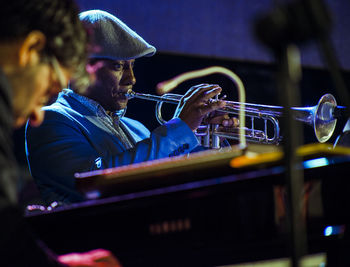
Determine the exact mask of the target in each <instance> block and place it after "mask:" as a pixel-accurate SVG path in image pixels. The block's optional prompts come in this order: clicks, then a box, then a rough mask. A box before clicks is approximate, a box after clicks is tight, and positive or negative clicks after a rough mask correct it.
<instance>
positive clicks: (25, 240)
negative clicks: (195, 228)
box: [0, 0, 119, 266]
mask: <svg viewBox="0 0 350 267" xmlns="http://www.w3.org/2000/svg"><path fill="white" fill-rule="evenodd" d="M85 44H86V33H85V30H84V28H83V26H82V24H81V22H80V20H79V19H78V10H77V7H76V6H75V4H74V2H73V1H72V0H31V1H28V0H13V1H8V2H7V3H6V4H3V5H2V6H1V9H0V218H1V220H0V266H61V265H64V266H66V265H68V266H97V264H98V263H97V261H99V262H100V263H101V261H104V262H105V263H106V265H104V266H119V264H118V262H117V260H116V259H115V258H114V257H113V256H112V255H111V254H110V252H108V251H105V250H94V251H90V252H87V253H80V254H68V255H62V256H59V257H56V256H54V255H53V253H51V252H50V251H49V250H48V249H47V248H45V246H44V245H42V244H41V243H40V242H38V241H37V240H36V239H35V238H33V236H32V234H31V232H30V231H29V230H28V229H27V226H26V224H25V222H24V219H23V216H22V212H21V210H20V209H19V208H18V206H17V203H16V202H17V199H16V195H17V194H16V186H15V185H16V176H17V166H16V161H15V158H14V156H13V152H12V144H11V134H12V129H13V127H20V126H22V125H23V124H24V122H25V121H26V120H27V119H28V118H29V119H30V123H31V125H33V126H37V125H39V124H40V123H41V122H42V120H43V117H44V113H43V111H42V109H41V107H42V106H43V105H44V104H45V103H46V102H47V100H48V99H49V98H50V97H51V96H52V95H54V94H56V93H57V92H58V91H59V90H61V89H62V88H63V87H64V86H66V84H67V83H68V80H69V79H74V80H75V84H76V86H79V87H80V88H83V84H84V78H83V77H84V73H85V64H86V60H85V59H86V47H85ZM73 73H74V76H75V77H73V75H72V74H73ZM107 264H109V265H107ZM99 266H100V265H99Z"/></svg>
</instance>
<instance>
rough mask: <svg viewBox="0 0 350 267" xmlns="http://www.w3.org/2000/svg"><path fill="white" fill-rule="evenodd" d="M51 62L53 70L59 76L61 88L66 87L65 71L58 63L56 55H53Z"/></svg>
mask: <svg viewBox="0 0 350 267" xmlns="http://www.w3.org/2000/svg"><path fill="white" fill-rule="evenodd" d="M50 64H51V66H52V68H53V71H54V72H55V74H56V76H57V80H58V83H59V85H60V90H61V89H63V88H65V87H66V86H67V83H66V78H65V77H64V74H63V71H62V69H61V67H60V64H59V63H58V60H57V58H56V57H55V56H52V57H51V58H50Z"/></svg>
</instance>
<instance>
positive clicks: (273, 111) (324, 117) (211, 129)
mask: <svg viewBox="0 0 350 267" xmlns="http://www.w3.org/2000/svg"><path fill="white" fill-rule="evenodd" d="M126 96H127V97H128V98H129V99H131V98H139V99H144V100H150V101H156V102H157V104H156V118H157V120H158V122H159V123H161V124H163V123H165V122H166V121H165V120H164V119H163V118H162V113H161V108H162V105H163V103H170V104H178V103H179V102H180V100H181V97H182V95H178V94H170V93H169V94H164V95H163V96H156V95H151V94H142V93H136V92H134V91H132V90H129V91H128V92H127V93H126ZM224 102H225V103H226V106H225V107H224V108H221V109H219V110H218V111H221V112H224V113H227V114H232V115H235V116H238V115H239V112H240V103H239V102H234V101H226V100H224ZM336 108H337V103H336V100H335V98H334V97H333V95H331V94H325V95H323V96H322V97H321V99H320V100H319V101H318V104H317V105H315V106H313V107H293V108H292V110H293V115H294V118H295V119H296V120H298V121H301V122H304V123H306V124H308V125H310V126H312V127H313V128H314V132H315V136H316V138H317V140H318V141H319V142H320V143H324V142H326V141H328V140H329V138H330V137H331V136H332V134H333V132H334V129H335V126H336V122H337V119H336V118H335V117H334V111H335V109H336ZM244 111H245V118H246V119H248V120H250V127H244V132H245V137H246V140H247V141H250V142H256V143H263V144H278V143H279V142H280V141H281V139H282V137H281V135H280V126H279V120H278V118H279V117H281V116H282V115H283V107H281V106H271V105H260V104H251V103H245V108H244ZM256 120H262V121H263V123H262V124H263V129H256V128H255V127H256V124H257V123H256ZM269 125H270V126H269ZM271 126H272V130H271V129H270V130H269V127H271ZM238 129H239V128H232V129H231V131H227V128H223V127H220V126H219V125H201V126H200V127H199V128H198V129H197V131H196V135H197V137H198V138H199V139H200V140H201V141H202V144H203V145H204V146H207V147H209V146H210V147H212V148H218V147H219V139H220V137H223V138H227V139H236V140H238V139H239V137H240V135H239V130H238Z"/></svg>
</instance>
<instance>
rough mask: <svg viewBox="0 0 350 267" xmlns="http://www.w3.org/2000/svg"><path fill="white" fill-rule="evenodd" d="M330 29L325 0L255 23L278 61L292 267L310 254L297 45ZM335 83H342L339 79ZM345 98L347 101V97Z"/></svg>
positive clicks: (308, 0)
mask: <svg viewBox="0 0 350 267" xmlns="http://www.w3.org/2000/svg"><path fill="white" fill-rule="evenodd" d="M329 30H330V16H329V12H328V10H327V8H326V5H325V4H324V3H323V1H322V0H299V1H295V2H290V3H288V4H287V5H285V6H281V7H279V8H276V9H275V10H274V11H273V12H271V14H268V15H266V16H263V17H261V18H259V19H258V20H257V22H256V24H255V31H256V35H257V37H258V39H259V40H260V41H261V42H262V43H263V44H264V45H266V46H267V47H268V48H270V49H271V51H272V52H273V54H274V56H275V58H276V61H277V67H278V75H277V84H278V88H279V99H280V102H281V103H282V105H283V106H284V107H285V111H284V112H285V115H286V116H285V117H284V121H283V122H284V126H283V130H284V137H283V139H284V142H283V151H284V158H283V161H284V167H285V185H286V189H287V203H286V204H287V224H288V225H287V226H288V232H289V250H290V256H291V263H292V266H293V267H298V266H300V259H301V257H302V256H304V255H306V254H307V238H306V218H303V216H302V205H301V203H302V202H301V201H302V198H301V195H302V194H301V193H302V192H303V184H304V177H303V169H302V164H301V159H299V158H298V157H297V155H296V149H297V148H298V147H299V146H300V145H302V136H303V134H302V129H301V127H300V125H299V124H298V123H296V121H295V120H294V119H293V116H292V114H291V107H293V106H295V105H296V104H297V105H299V103H298V102H299V99H300V97H299V87H298V84H299V81H300V78H301V66H300V57H299V51H298V49H297V47H296V46H295V44H298V43H303V42H306V41H310V40H313V39H316V40H322V39H324V38H323V37H325V36H327V35H328V32H329ZM323 47H324V46H323ZM325 57H326V59H328V62H329V61H331V60H330V59H333V58H332V57H331V56H330V55H329V54H326V55H325ZM333 62H334V61H333ZM333 72H334V71H333ZM333 74H334V73H333ZM336 78H339V76H338V77H336ZM336 81H338V84H339V79H336ZM340 90H341V89H340ZM345 98H346V99H347V95H346V96H345Z"/></svg>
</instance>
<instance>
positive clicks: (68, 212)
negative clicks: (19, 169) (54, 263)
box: [27, 144, 350, 267]
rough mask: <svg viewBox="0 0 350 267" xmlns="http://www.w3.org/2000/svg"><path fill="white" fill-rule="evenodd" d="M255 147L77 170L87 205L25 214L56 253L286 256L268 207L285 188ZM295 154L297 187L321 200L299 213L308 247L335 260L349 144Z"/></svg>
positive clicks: (206, 259) (219, 259)
mask: <svg viewBox="0 0 350 267" xmlns="http://www.w3.org/2000/svg"><path fill="white" fill-rule="evenodd" d="M263 150H264V151H265V152H264V153H260V152H259V151H258V152H257V151H248V153H245V154H243V152H242V151H240V150H228V151H206V152H200V153H197V154H194V155H192V156H191V157H185V156H180V157H178V158H169V159H164V160H156V161H152V162H145V163H140V164H134V165H130V166H123V167H119V168H113V169H108V170H103V171H94V172H90V173H80V174H77V178H76V179H77V186H78V188H79V190H81V191H82V192H84V193H85V194H86V196H87V197H88V198H89V200H88V201H86V202H84V203H77V204H73V205H69V206H61V207H57V208H55V209H53V210H46V211H33V212H29V213H28V214H27V220H28V221H29V223H30V224H31V226H32V227H33V228H34V229H35V231H36V232H37V234H38V236H39V237H40V238H41V239H43V240H44V241H45V242H46V243H47V244H48V246H49V247H50V248H52V249H53V250H54V251H55V252H57V253H59V254H61V253H68V252H71V251H86V250H89V249H94V248H98V247H101V248H106V249H109V250H111V251H113V252H114V253H115V255H116V256H117V257H118V258H119V259H120V261H121V262H122V264H123V266H126V267H127V266H222V265H230V264H237V263H243V262H252V261H260V260H268V259H276V258H288V257H289V256H290V255H289V247H288V244H289V243H288V238H289V237H288V233H287V232H286V224H287V223H288V222H287V221H286V220H284V219H283V216H281V214H278V212H277V211H276V210H277V209H278V208H281V207H277V206H278V205H277V201H276V188H283V186H284V175H283V174H284V167H283V164H282V162H281V160H282V152H280V151H278V150H277V151H276V150H272V151H268V152H266V147H264V149H263ZM298 154H299V156H300V158H301V165H300V166H301V168H302V169H303V173H304V180H305V183H308V184H312V185H313V186H314V188H319V191H318V192H319V195H320V196H321V197H320V198H319V199H318V198H316V199H318V200H320V201H319V202H320V203H321V204H320V205H322V212H321V213H320V214H317V212H316V215H315V213H312V212H311V211H310V210H309V209H307V210H308V211H307V212H306V215H305V220H306V225H307V242H308V253H309V254H318V253H325V255H327V257H328V258H333V262H337V260H338V253H340V252H341V251H346V250H347V249H348V248H350V246H348V243H347V242H348V241H347V240H348V239H347V238H346V233H347V232H346V231H345V230H346V224H347V223H348V219H349V218H348V217H350V216H349V215H348V214H346V213H347V212H346V210H348V211H349V210H350V209H348V208H349V207H350V205H349V204H347V202H350V201H347V202H346V200H347V198H348V196H347V195H346V194H347V191H350V189H347V186H348V185H349V182H347V180H348V178H350V176H349V174H348V170H349V169H350V168H349V167H350V150H349V149H346V148H341V147H339V148H336V149H331V147H330V146H328V145H324V144H317V145H306V146H303V147H301V148H300V149H299V150H298ZM316 191H317V190H316ZM310 197H311V196H310ZM310 197H309V199H310ZM309 202H310V201H309ZM316 202H317V201H316ZM348 213H349V214H350V212H348ZM282 215H283V214H282ZM328 226H331V227H333V228H329V227H328ZM327 227H328V228H327ZM332 229H333V231H332ZM349 251H350V250H349ZM344 264H345V263H344ZM338 266H346V265H338Z"/></svg>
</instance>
